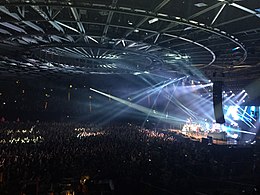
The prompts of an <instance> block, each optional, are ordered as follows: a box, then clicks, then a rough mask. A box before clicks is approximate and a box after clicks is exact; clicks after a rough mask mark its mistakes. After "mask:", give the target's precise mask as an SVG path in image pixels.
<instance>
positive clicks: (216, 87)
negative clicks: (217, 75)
mask: <svg viewBox="0 0 260 195" xmlns="http://www.w3.org/2000/svg"><path fill="white" fill-rule="evenodd" d="M222 85H223V82H222V81H215V82H214V83H213V106H214V115H215V120H216V123H220V124H223V123H225V118H224V113H223V106H222Z"/></svg>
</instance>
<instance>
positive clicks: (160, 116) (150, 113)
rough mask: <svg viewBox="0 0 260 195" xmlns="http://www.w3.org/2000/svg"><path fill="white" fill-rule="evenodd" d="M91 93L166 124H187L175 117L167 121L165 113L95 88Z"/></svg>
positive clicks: (169, 117) (168, 118)
mask: <svg viewBox="0 0 260 195" xmlns="http://www.w3.org/2000/svg"><path fill="white" fill-rule="evenodd" d="M90 90H91V91H93V92H96V93H98V94H100V95H103V96H106V97H109V98H111V99H113V100H115V101H117V102H120V103H122V104H125V105H127V106H128V107H130V108H133V109H135V110H138V111H140V112H142V113H145V114H147V116H151V117H154V118H158V119H160V120H164V121H166V122H182V123H183V122H185V120H182V119H180V118H177V117H174V116H168V117H167V119H166V117H165V114H164V113H161V112H153V110H152V109H149V108H146V107H144V106H141V105H138V104H135V103H133V102H129V101H126V100H124V99H121V98H118V97H115V96H113V95H110V94H106V93H104V92H102V91H99V90H96V89H93V88H90Z"/></svg>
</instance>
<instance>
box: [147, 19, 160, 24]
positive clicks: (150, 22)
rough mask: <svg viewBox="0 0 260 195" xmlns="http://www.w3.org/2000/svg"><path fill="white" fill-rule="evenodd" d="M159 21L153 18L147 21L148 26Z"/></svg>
mask: <svg viewBox="0 0 260 195" xmlns="http://www.w3.org/2000/svg"><path fill="white" fill-rule="evenodd" d="M158 20H159V19H158V18H153V19H151V20H149V21H148V23H149V24H152V23H155V22H157V21H158Z"/></svg>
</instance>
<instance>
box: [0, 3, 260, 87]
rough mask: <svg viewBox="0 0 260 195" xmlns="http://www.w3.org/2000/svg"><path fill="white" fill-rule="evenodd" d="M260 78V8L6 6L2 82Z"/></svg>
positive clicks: (0, 44) (1, 30)
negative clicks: (122, 77) (133, 77)
mask: <svg viewBox="0 0 260 195" xmlns="http://www.w3.org/2000/svg"><path fill="white" fill-rule="evenodd" d="M152 72H162V73H163V72H168V73H171V72H173V73H181V74H185V75H196V76H200V75H205V76H206V77H207V78H210V79H212V78H213V79H214V78H217V79H218V78H220V79H222V80H224V81H229V82H234V81H238V80H239V81H240V82H248V81H249V80H250V81H251V80H253V79H257V78H259V76H260V1H259V0H95V1H94V0H91V1H87V0H1V2H0V74H1V80H6V79H10V78H48V79H57V78H59V79H65V78H70V77H78V78H81V77H84V76H86V75H97V74H98V75H100V74H101V75H103V74H109V75H118V74H119V75H122V74H133V75H137V74H149V73H152Z"/></svg>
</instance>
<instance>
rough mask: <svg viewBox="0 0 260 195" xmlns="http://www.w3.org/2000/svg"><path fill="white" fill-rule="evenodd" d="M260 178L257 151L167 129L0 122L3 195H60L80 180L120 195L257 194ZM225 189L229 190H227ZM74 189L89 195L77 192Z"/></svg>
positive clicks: (0, 165) (128, 124)
mask: <svg viewBox="0 0 260 195" xmlns="http://www.w3.org/2000/svg"><path fill="white" fill-rule="evenodd" d="M259 172H260V170H259V156H258V155H257V152H256V146H247V147H243V148H240V147H234V146H233V147H230V146H229V147H228V146H217V145H207V144H202V143H200V142H199V141H193V140H190V139H188V138H186V137H183V136H182V135H181V134H177V133H173V132H171V131H167V130H165V129H146V128H143V127H140V126H137V125H135V124H130V123H125V124H115V125H111V124H110V125H107V126H98V125H95V124H79V123H47V122H27V123H22V122H9V123H7V122H2V123H0V184H1V187H0V190H1V191H0V194H3V195H5V194H21V192H22V193H24V194H26V195H27V194H41V193H42V194H46V191H49V190H53V191H54V192H60V191H62V189H59V188H57V186H58V184H59V183H61V181H62V180H63V179H64V178H73V179H75V180H78V181H79V180H80V178H81V177H82V176H86V177H87V178H90V181H97V180H104V179H110V180H112V181H114V184H115V188H114V189H115V191H114V192H113V193H115V194H117V191H116V190H119V189H121V190H122V189H123V188H122V187H121V186H123V185H126V183H128V184H129V183H130V184H131V185H132V189H131V190H132V191H131V190H128V189H124V190H125V192H124V193H125V194H133V193H135V194H136V192H137V191H138V192H142V193H143V194H145V192H144V191H142V190H143V189H147V187H146V188H142V187H141V188H138V189H137V188H136V189H135V190H136V191H135V192H133V190H134V187H133V186H140V184H141V185H143V186H149V187H150V188H151V189H164V190H165V191H164V193H165V194H167V193H169V192H172V193H178V194H192V193H191V192H196V191H197V192H201V193H202V192H205V191H206V192H210V191H211V192H212V193H215V194H216V193H218V194H225V193H226V192H227V190H230V189H233V190H237V191H235V192H234V194H239V193H241V194H243V193H247V194H257V193H259V192H258V190H259V186H257V185H258V184H257V180H258V179H259V176H258V175H260V174H259ZM123 181H125V182H123ZM219 182H224V183H225V188H224V189H221V188H220V186H218V185H220V184H219ZM32 183H33V184H35V185H33V186H34V187H32V189H30V188H29V187H28V186H29V184H32ZM245 183H246V184H245ZM131 185H130V186H131ZM126 186H129V185H126ZM234 186H235V187H234ZM223 187H224V186H223ZM141 189H142V190H141ZM73 190H74V191H75V192H77V193H78V194H84V193H85V194H91V191H84V190H82V188H79V187H78V186H77V187H75V189H73ZM238 191H239V193H238ZM230 193H231V192H230ZM118 194H122V192H120V193H119V192H118ZM147 194H153V193H151V191H150V193H147Z"/></svg>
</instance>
